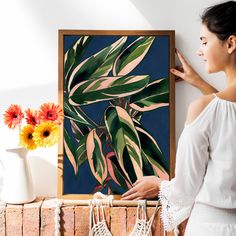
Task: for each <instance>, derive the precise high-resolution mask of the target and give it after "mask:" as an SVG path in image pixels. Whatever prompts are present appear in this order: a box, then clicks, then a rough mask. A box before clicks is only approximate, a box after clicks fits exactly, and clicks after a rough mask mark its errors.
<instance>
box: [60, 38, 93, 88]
mask: <svg viewBox="0 0 236 236" xmlns="http://www.w3.org/2000/svg"><path fill="white" fill-rule="evenodd" d="M91 40H92V37H91V36H82V37H81V38H80V39H79V40H77V41H76V42H75V44H74V45H73V46H72V47H71V48H69V49H68V50H67V52H66V53H65V57H64V78H65V87H67V85H68V78H69V77H70V76H71V73H72V72H73V70H74V68H75V67H76V66H77V65H78V64H79V61H80V60H81V58H82V56H83V54H84V52H85V51H86V49H87V47H88V46H89V44H90V41H91Z"/></svg>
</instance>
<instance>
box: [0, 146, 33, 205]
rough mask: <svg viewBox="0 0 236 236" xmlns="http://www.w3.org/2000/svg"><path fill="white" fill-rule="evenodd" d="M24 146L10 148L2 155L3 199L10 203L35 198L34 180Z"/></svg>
mask: <svg viewBox="0 0 236 236" xmlns="http://www.w3.org/2000/svg"><path fill="white" fill-rule="evenodd" d="M27 153H28V151H27V150H26V149H25V148H23V147H17V148H8V149H6V150H5V152H4V155H3V156H1V159H0V164H1V167H2V169H3V187H2V194H1V200H2V201H4V202H6V203H10V204H22V203H27V202H32V201H33V200H34V199H35V194H34V189H33V181H32V176H31V173H30V169H29V166H28V162H27Z"/></svg>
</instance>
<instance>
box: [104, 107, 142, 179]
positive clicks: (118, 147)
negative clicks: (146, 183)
mask: <svg viewBox="0 0 236 236" xmlns="http://www.w3.org/2000/svg"><path fill="white" fill-rule="evenodd" d="M104 120H105V124H106V128H107V130H108V133H109V135H110V139H111V141H112V145H113V148H114V151H115V153H116V156H117V159H118V162H119V164H120V167H121V169H122V171H123V172H124V174H125V177H126V178H127V179H128V180H129V182H131V183H134V182H135V181H136V180H137V179H139V178H140V177H142V176H143V174H142V156H141V144H140V140H139V136H138V133H137V131H136V129H135V127H134V123H133V121H132V118H131V117H130V116H129V114H128V113H127V111H126V110H125V109H123V108H122V107H119V106H116V107H108V108H107V110H106V112H105V118H104Z"/></svg>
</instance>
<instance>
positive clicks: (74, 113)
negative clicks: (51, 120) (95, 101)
mask: <svg viewBox="0 0 236 236" xmlns="http://www.w3.org/2000/svg"><path fill="white" fill-rule="evenodd" d="M63 108H64V116H65V117H67V118H68V119H69V120H73V121H74V122H76V123H78V124H81V125H85V126H87V127H94V126H93V125H92V124H91V122H89V121H88V119H86V118H85V117H84V114H83V113H82V111H81V109H80V108H79V107H75V106H71V104H69V103H68V102H66V101H64V107H63Z"/></svg>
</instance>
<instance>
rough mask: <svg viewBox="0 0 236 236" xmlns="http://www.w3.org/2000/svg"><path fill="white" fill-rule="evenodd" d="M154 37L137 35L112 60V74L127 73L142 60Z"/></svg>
mask: <svg viewBox="0 0 236 236" xmlns="http://www.w3.org/2000/svg"><path fill="white" fill-rule="evenodd" d="M154 39H155V37H153V36H151V37H139V38H138V39H137V40H136V41H134V42H133V43H131V44H130V45H129V46H128V47H127V48H126V49H124V51H123V52H121V54H120V55H119V56H118V57H117V59H116V61H115V62H114V67H113V75H114V76H118V75H121V76H123V75H127V74H128V73H130V72H131V71H132V70H133V69H135V67H137V65H138V64H139V63H140V62H141V61H142V60H143V58H144V57H145V55H146V54H147V53H148V50H149V48H150V47H151V45H152V43H153V41H154Z"/></svg>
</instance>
